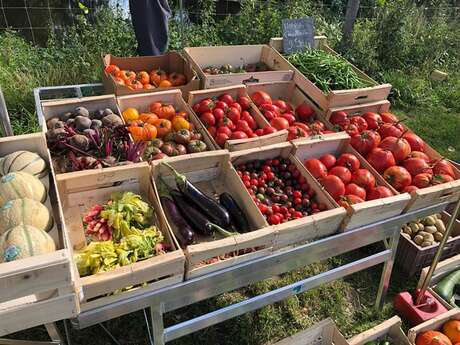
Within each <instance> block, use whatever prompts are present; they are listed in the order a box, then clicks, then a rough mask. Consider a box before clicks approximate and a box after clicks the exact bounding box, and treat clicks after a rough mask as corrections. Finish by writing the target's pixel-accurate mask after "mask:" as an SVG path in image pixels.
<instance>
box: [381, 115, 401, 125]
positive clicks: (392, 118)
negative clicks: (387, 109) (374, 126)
mask: <svg viewBox="0 0 460 345" xmlns="http://www.w3.org/2000/svg"><path fill="white" fill-rule="evenodd" d="M380 117H381V118H382V121H383V122H385V123H395V122H398V118H397V117H396V115H394V114H392V113H380Z"/></svg>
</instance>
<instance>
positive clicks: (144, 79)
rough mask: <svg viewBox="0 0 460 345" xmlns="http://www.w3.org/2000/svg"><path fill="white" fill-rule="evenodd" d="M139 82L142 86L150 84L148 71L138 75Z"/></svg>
mask: <svg viewBox="0 0 460 345" xmlns="http://www.w3.org/2000/svg"><path fill="white" fill-rule="evenodd" d="M137 80H139V81H140V82H141V84H143V85H145V84H148V83H150V76H149V74H148V73H147V72H146V71H140V72H139V73H138V74H137Z"/></svg>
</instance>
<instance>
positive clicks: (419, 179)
mask: <svg viewBox="0 0 460 345" xmlns="http://www.w3.org/2000/svg"><path fill="white" fill-rule="evenodd" d="M432 178H433V175H431V174H428V173H421V174H417V175H415V176H414V179H413V180H412V184H413V185H414V186H416V187H417V188H425V187H429V186H430V185H431V180H432ZM404 188H406V186H405V187H404Z"/></svg>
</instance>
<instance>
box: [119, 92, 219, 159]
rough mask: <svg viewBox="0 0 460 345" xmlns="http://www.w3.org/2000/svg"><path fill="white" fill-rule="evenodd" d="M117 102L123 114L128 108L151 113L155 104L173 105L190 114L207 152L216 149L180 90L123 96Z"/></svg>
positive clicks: (179, 110)
mask: <svg viewBox="0 0 460 345" xmlns="http://www.w3.org/2000/svg"><path fill="white" fill-rule="evenodd" d="M117 102H118V106H119V107H120V110H121V112H122V113H123V112H124V111H125V110H126V109H127V108H135V109H137V110H138V111H139V113H143V112H147V113H149V106H150V104H152V103H154V102H161V103H162V104H171V105H172V106H173V107H174V108H175V109H176V110H177V111H178V112H186V113H187V114H188V119H189V122H190V123H191V124H193V126H194V127H195V129H196V130H197V131H198V132H199V133H200V134H201V137H202V139H201V140H202V141H203V142H204V143H206V146H207V150H213V149H214V146H215V144H214V140H213V139H212V138H211V136H210V135H209V133H208V131H207V130H206V128H205V127H204V126H203V124H202V123H201V121H200V120H199V119H198V118H197V117H196V116H195V114H194V113H193V111H192V109H190V107H189V106H188V104H187V103H186V102H185V101H184V100H183V98H182V94H181V91H180V90H169V91H163V92H157V93H154V94H151V93H150V94H141V95H128V96H121V97H117ZM163 138H164V137H163ZM199 153H201V152H197V153H189V154H186V155H184V156H185V157H191V156H193V155H196V154H199Z"/></svg>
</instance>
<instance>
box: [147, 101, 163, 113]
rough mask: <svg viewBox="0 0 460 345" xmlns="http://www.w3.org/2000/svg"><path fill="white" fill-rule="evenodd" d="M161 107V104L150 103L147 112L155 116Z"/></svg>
mask: <svg viewBox="0 0 460 345" xmlns="http://www.w3.org/2000/svg"><path fill="white" fill-rule="evenodd" d="M161 106H162V104H161V102H153V103H150V105H149V110H150V112H151V113H155V114H157V112H158V110H159V109H160V108H161ZM157 115H158V114H157Z"/></svg>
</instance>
